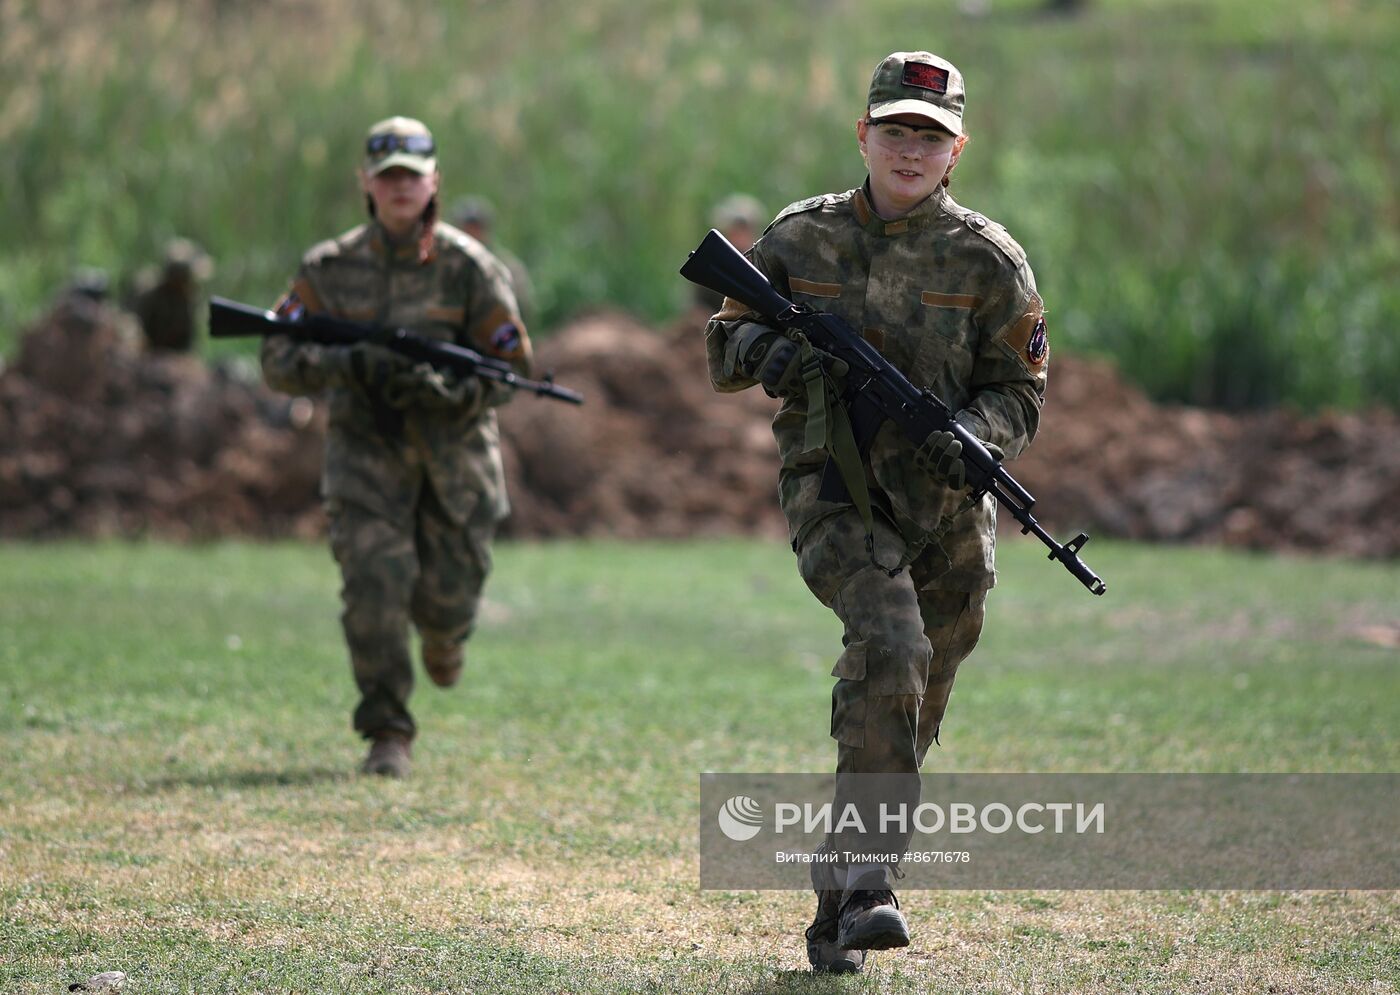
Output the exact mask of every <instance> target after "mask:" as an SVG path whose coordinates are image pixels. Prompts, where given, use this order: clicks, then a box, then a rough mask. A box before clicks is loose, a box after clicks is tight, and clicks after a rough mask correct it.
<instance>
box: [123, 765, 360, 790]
mask: <svg viewBox="0 0 1400 995" xmlns="http://www.w3.org/2000/svg"><path fill="white" fill-rule="evenodd" d="M354 776H355V775H354V774H353V773H352V772H350V771H347V770H346V769H345V768H343V767H303V768H287V769H284V770H266V769H254V770H201V771H191V772H189V773H187V774H172V775H170V776H167V777H154V778H150V779H149V780H147V779H141V780H138V781H135V782H133V783H132V784H131V785H130V786H129V790H131V791H133V792H135V793H137V794H147V795H154V794H160V793H161V792H163V791H174V790H178V789H180V788H209V789H213V790H219V789H227V790H235V791H236V790H241V789H246V788H295V787H303V786H305V785H310V784H323V783H326V782H329V781H348V780H350V779H351V778H352V777H354Z"/></svg>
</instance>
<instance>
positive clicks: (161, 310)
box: [130, 238, 214, 352]
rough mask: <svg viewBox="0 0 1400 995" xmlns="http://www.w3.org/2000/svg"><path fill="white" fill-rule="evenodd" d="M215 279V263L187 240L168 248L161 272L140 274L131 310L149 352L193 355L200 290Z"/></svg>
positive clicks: (142, 272) (147, 270)
mask: <svg viewBox="0 0 1400 995" xmlns="http://www.w3.org/2000/svg"><path fill="white" fill-rule="evenodd" d="M213 275H214V263H213V260H211V259H210V258H209V256H208V255H206V254H205V253H204V251H203V250H202V249H200V248H199V246H197V245H195V244H194V243H193V242H191V241H190V240H189V239H184V238H177V239H173V240H172V241H171V242H170V243H169V244H168V245H167V246H166V247H165V261H164V262H163V263H162V264H161V266H160V267H159V268H156V267H148V268H147V269H144V270H142V271H141V272H140V273H138V274H137V276H136V280H135V286H134V287H133V289H132V294H131V298H130V310H131V312H132V313H133V314H135V315H136V317H137V319H138V320H139V321H140V322H141V330H142V332H143V333H144V334H145V338H146V348H147V350H148V351H150V352H189V351H190V350H191V349H192V348H193V347H194V329H195V314H196V312H197V310H198V307H199V296H200V288H201V286H202V285H203V284H204V283H205V282H206V281H207V280H208V279H209V278H210V277H211V276H213Z"/></svg>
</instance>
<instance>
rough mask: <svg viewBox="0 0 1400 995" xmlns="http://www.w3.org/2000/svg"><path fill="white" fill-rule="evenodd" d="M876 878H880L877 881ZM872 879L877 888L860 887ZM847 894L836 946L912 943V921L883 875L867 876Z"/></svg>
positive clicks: (875, 947)
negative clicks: (910, 924)
mask: <svg viewBox="0 0 1400 995" xmlns="http://www.w3.org/2000/svg"><path fill="white" fill-rule="evenodd" d="M873 878H878V880H874V879H873ZM866 882H869V883H870V884H872V885H876V887H867V888H860V887H859V885H861V884H864V883H866ZM856 884H857V887H856V888H854V889H852V890H849V891H847V892H846V893H845V895H844V897H843V899H842V901H841V911H840V914H839V919H838V923H837V929H836V945H837V946H838V947H841V948H843V949H846V950H890V949H893V948H894V947H907V946H909V924H908V923H907V922H905V920H904V913H903V912H900V911H899V899H897V898H895V897H894V892H893V891H891V890H890V889H889V888H888V887H887V886H886V883H885V878H884V875H883V874H877V875H866V876H865V877H863V878H861V880H860V881H857V882H856Z"/></svg>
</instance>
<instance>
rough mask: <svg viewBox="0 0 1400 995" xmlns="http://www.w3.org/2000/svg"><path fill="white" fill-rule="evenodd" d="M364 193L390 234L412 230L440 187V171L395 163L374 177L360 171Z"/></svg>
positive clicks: (376, 215) (400, 233) (399, 233)
mask: <svg viewBox="0 0 1400 995" xmlns="http://www.w3.org/2000/svg"><path fill="white" fill-rule="evenodd" d="M360 182H361V184H362V185H363V187H364V191H365V193H367V194H369V196H370V199H371V200H373V201H374V214H375V217H377V218H378V219H379V221H380V223H381V224H383V225H384V227H385V228H387V229H388V230H389V231H390V232H391V233H393V234H395V235H402V234H405V233H407V232H408V231H410V230H411V229H412V228H413V226H414V225H415V224H417V223H418V219H419V218H421V217H422V216H423V212H424V210H426V209H427V207H428V201H430V200H432V199H433V195H434V194H436V193H437V190H438V174H437V173H429V174H427V175H424V174H422V173H415V172H414V171H413V170H411V169H405V168H404V167H402V166H395V167H393V168H392V169H386V170H384V172H382V173H376V174H375V175H374V176H367V175H365V174H363V173H362V174H360Z"/></svg>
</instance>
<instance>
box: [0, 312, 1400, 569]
mask: <svg viewBox="0 0 1400 995" xmlns="http://www.w3.org/2000/svg"><path fill="white" fill-rule="evenodd" d="M539 358H540V364H541V366H542V367H543V368H544V369H548V370H552V371H553V372H554V374H555V375H556V376H557V377H558V379H559V381H560V382H561V383H564V384H567V385H568V386H570V387H573V388H575V389H578V390H580V391H582V392H583V393H584V394H585V396H586V397H587V402H588V403H587V404H586V405H585V406H584V407H583V408H570V407H567V406H564V405H560V404H557V403H554V402H550V401H545V400H540V399H536V398H531V397H520V398H517V399H516V400H515V401H514V402H513V403H512V404H510V405H509V406H507V407H506V408H504V409H502V413H501V426H502V437H503V440H504V449H505V461H506V468H507V476H508V478H509V483H510V490H511V502H512V504H513V506H514V513H513V515H512V517H511V519H510V520H509V521H508V522H507V524H506V528H505V531H506V534H509V535H514V536H563V535H585V536H603V535H608V536H624V537H643V536H648V537H677V538H679V537H685V536H693V535H705V534H721V533H730V534H732V533H744V534H764V535H783V534H785V528H784V526H783V522H782V519H781V516H780V515H779V513H778V509H777V500H776V490H777V483H776V476H777V450H776V446H775V445H774V442H773V438H772V435H771V433H770V431H769V427H768V423H769V421H770V420H771V418H772V414H773V411H774V410H775V408H776V402H774V401H773V400H771V399H770V398H768V397H766V396H764V395H763V394H762V392H760V391H757V390H750V391H745V392H743V393H740V394H736V395H720V394H716V393H715V392H714V391H712V390H711V389H710V386H709V382H708V379H707V378H706V375H705V356H704V343H703V335H702V331H701V327H700V324H699V322H698V321H695V320H691V321H689V322H681V323H678V324H677V325H675V326H674V327H673V328H670V329H668V330H665V331H663V332H660V333H657V332H655V331H652V330H650V329H647V328H645V327H643V326H642V325H640V324H638V323H637V322H635V321H633V320H632V319H630V318H628V317H626V316H624V315H620V314H614V313H599V314H594V315H590V316H587V317H585V318H582V319H580V320H578V321H576V322H574V323H572V324H571V325H569V326H568V327H567V328H565V329H562V330H561V331H559V332H558V333H557V334H556V335H554V336H553V337H551V338H549V339H548V340H546V341H544V342H543V343H541V345H540V348H539ZM324 430H325V427H324V415H323V413H322V412H321V411H320V410H319V407H318V406H313V405H312V404H311V403H310V402H308V401H306V400H304V399H303V400H292V399H289V398H285V397H281V396H280V395H276V394H273V393H271V392H270V391H268V390H267V389H266V388H264V387H263V386H262V385H261V384H259V383H258V382H257V381H256V378H255V376H254V375H252V374H251V373H246V372H245V373H243V374H241V375H240V374H238V373H236V372H235V370H234V369H232V368H227V369H225V368H216V369H210V368H208V367H206V366H204V365H203V364H201V363H200V362H198V361H197V360H195V359H192V358H189V357H158V356H149V355H143V354H139V353H137V352H135V351H134V350H133V349H132V348H131V347H130V346H129V345H127V344H126V338H125V336H123V335H122V334H121V331H120V318H119V316H118V315H116V314H114V313H113V312H112V311H110V310H108V309H106V308H105V307H102V306H101V305H97V304H94V303H93V302H91V301H88V300H85V299H83V298H80V297H72V298H65V299H64V300H63V301H61V302H60V303H59V305H58V306H57V307H56V308H55V310H54V312H53V314H51V315H50V316H49V317H48V318H47V319H45V321H43V322H41V323H40V325H39V326H38V327H36V328H35V329H33V330H31V332H30V333H29V334H28V335H27V336H26V337H25V340H24V345H23V348H22V350H21V353H20V356H19V357H18V359H17V361H16V363H15V365H14V366H13V367H12V368H10V369H8V370H6V371H5V372H4V373H3V374H2V375H0V535H3V536H8V537H39V536H55V535H66V534H77V535H87V536H101V535H142V534H153V535H161V536H169V537H175V538H186V537H204V536H217V535H226V534H240V535H259V536H271V535H287V534H295V535H311V534H316V533H317V532H318V531H319V530H320V529H321V528H322V527H323V522H322V519H321V515H320V511H319V508H318V506H317V497H316V483H317V478H318V475H319V470H320V460H321V446H322V440H323V437H324ZM1012 470H1013V472H1014V473H1015V474H1016V476H1017V477H1018V478H1019V479H1020V480H1021V481H1022V482H1023V483H1024V484H1025V485H1026V486H1027V487H1028V488H1029V489H1030V490H1031V492H1032V493H1034V494H1035V495H1036V496H1037V497H1038V498H1039V504H1038V506H1037V513H1038V514H1039V515H1040V516H1041V517H1042V518H1043V520H1044V521H1046V522H1047V524H1050V525H1053V526H1054V527H1055V528H1057V529H1059V530H1063V531H1065V532H1066V533H1068V530H1070V529H1073V528H1084V529H1086V530H1088V531H1090V532H1092V533H1094V534H1096V535H1115V536H1123V537H1128V538H1135V539H1151V540H1170V541H1191V542H1217V543H1225V544H1230V545H1238V546H1246V547H1250V548H1282V549H1304V550H1324V551H1331V552H1338V553H1344V554H1348V555H1355V556H1372V557H1376V556H1396V555H1400V515H1397V513H1396V511H1395V509H1396V508H1400V416H1397V415H1396V414H1395V413H1393V412H1387V411H1373V412H1367V413H1363V414H1325V415H1322V416H1320V417H1312V418H1305V417H1302V416H1300V415H1297V414H1294V413H1290V412H1286V411H1276V412H1267V413H1259V414H1254V415H1247V416H1231V415H1225V414H1221V413H1217V412H1209V411H1201V410H1197V409H1190V408H1180V407H1170V406H1159V405H1155V404H1153V403H1152V402H1150V401H1149V400H1148V399H1147V398H1146V397H1145V396H1144V395H1143V394H1142V393H1141V392H1140V391H1138V390H1136V389H1135V388H1133V387H1132V386H1130V385H1128V384H1125V383H1124V382H1123V381H1122V380H1121V379H1120V378H1119V377H1118V376H1117V374H1116V373H1115V372H1114V371H1113V369H1112V368H1111V367H1110V366H1108V365H1106V364H1103V363H1098V362H1094V361H1087V360H1077V359H1074V358H1066V357H1057V358H1056V360H1055V363H1054V372H1053V375H1052V377H1051V380H1050V397H1049V401H1048V403H1047V407H1046V411H1045V419H1044V423H1043V425H1042V427H1041V432H1040V435H1039V437H1038V438H1037V440H1036V444H1035V445H1034V446H1033V447H1032V448H1031V451H1030V452H1029V453H1028V454H1027V455H1026V456H1025V457H1023V458H1022V459H1020V460H1017V461H1016V462H1015V463H1013V464H1012Z"/></svg>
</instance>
